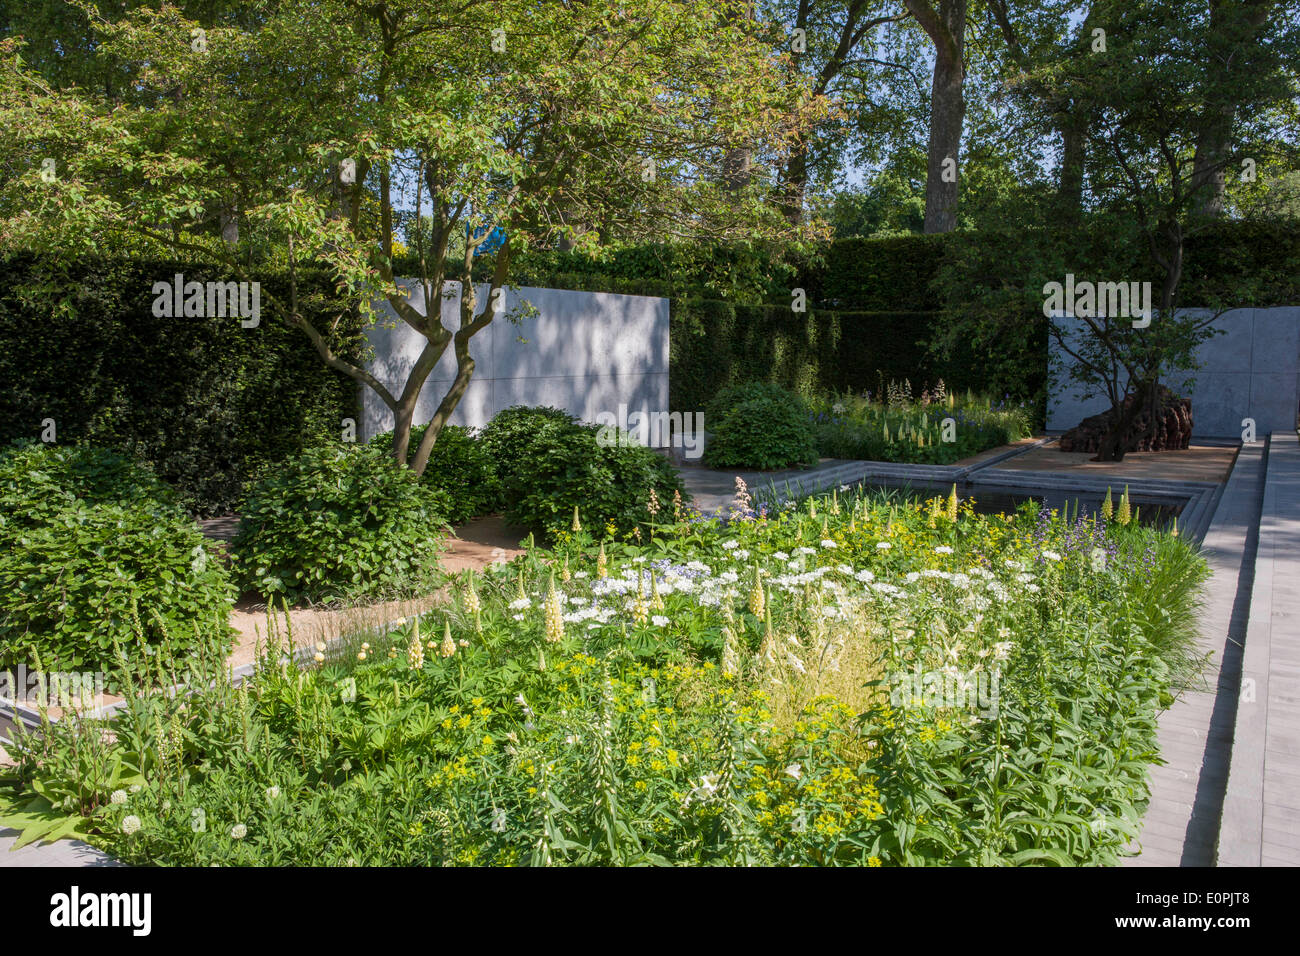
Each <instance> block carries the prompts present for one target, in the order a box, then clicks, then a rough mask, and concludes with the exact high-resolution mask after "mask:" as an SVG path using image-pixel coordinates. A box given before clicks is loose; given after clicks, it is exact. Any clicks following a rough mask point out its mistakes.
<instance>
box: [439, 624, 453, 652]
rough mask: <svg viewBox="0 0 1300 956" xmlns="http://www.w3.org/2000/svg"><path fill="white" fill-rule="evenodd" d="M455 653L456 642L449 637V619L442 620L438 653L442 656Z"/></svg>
mask: <svg viewBox="0 0 1300 956" xmlns="http://www.w3.org/2000/svg"><path fill="white" fill-rule="evenodd" d="M455 653H456V642H455V641H453V640H452V639H451V620H450V619H448V620H446V621H443V625H442V645H441V646H440V647H439V648H438V654H439V655H440V656H442V657H451V655H453V654H455Z"/></svg>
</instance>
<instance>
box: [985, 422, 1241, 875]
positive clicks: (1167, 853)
mask: <svg viewBox="0 0 1300 956" xmlns="http://www.w3.org/2000/svg"><path fill="white" fill-rule="evenodd" d="M1233 451H1234V454H1236V464H1235V466H1234V467H1233V469H1232V472H1231V475H1230V476H1229V478H1228V483H1227V487H1226V488H1224V489H1223V492H1222V494H1221V495H1219V496H1217V502H1216V507H1215V510H1214V513H1213V518H1212V520H1210V521H1209V525H1208V530H1207V531H1206V533H1205V537H1204V539H1203V541H1202V549H1203V553H1204V556H1205V559H1206V561H1207V563H1208V564H1209V566H1210V571H1211V576H1210V580H1209V582H1208V585H1207V590H1206V602H1205V607H1204V610H1203V613H1202V617H1201V628H1200V640H1199V642H1198V645H1199V647H1200V649H1201V650H1202V651H1203V652H1212V653H1213V656H1212V657H1211V658H1210V659H1209V663H1208V667H1207V671H1206V673H1205V674H1204V676H1203V680H1202V682H1200V683H1199V684H1198V685H1197V686H1196V687H1193V688H1188V689H1186V690H1183V691H1182V692H1181V693H1180V694H1178V696H1177V699H1176V700H1175V701H1174V703H1173V705H1172V706H1171V707H1170V709H1169V710H1168V711H1166V712H1165V713H1164V714H1162V715H1161V717H1160V725H1159V731H1158V740H1159V744H1160V750H1161V753H1162V755H1163V756H1164V759H1165V761H1166V764H1165V765H1164V766H1159V767H1153V768H1152V770H1151V804H1150V806H1149V807H1148V809H1147V813H1146V815H1145V817H1144V820H1143V827H1142V830H1141V832H1140V833H1139V837H1138V840H1137V841H1136V842H1135V843H1134V844H1133V846H1132V847H1131V849H1133V850H1135V851H1139V852H1138V855H1137V856H1134V857H1130V858H1128V859H1126V860H1125V861H1124V862H1125V865H1128V866H1212V865H1214V862H1215V845H1216V840H1217V837H1218V833H1219V823H1220V819H1221V815H1222V805H1223V793H1224V790H1225V788H1226V786H1227V777H1228V756H1229V753H1230V751H1231V748H1232V743H1231V740H1232V715H1233V712H1234V709H1235V706H1236V696H1237V694H1236V691H1237V687H1238V684H1239V676H1238V674H1239V668H1240V646H1241V640H1242V638H1243V637H1244V636H1245V629H1246V628H1245V623H1246V622H1245V619H1244V615H1243V610H1242V609H1243V603H1244V601H1246V600H1248V599H1249V596H1250V593H1251V590H1250V589H1251V584H1252V581H1253V577H1252V568H1253V567H1254V563H1253V559H1254V551H1253V546H1254V530H1253V529H1254V527H1255V525H1256V522H1257V520H1258V514H1259V503H1260V494H1261V491H1262V481H1263V474H1264V472H1263V459H1264V454H1263V448H1262V447H1261V445H1246V446H1242V448H1241V450H1240V453H1239V454H1237V453H1236V452H1235V450H1233ZM1127 457H1128V456H1126V460H1127ZM1004 467H1005V466H1004Z"/></svg>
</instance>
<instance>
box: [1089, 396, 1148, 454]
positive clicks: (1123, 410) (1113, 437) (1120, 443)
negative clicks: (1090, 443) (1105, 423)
mask: <svg viewBox="0 0 1300 956" xmlns="http://www.w3.org/2000/svg"><path fill="white" fill-rule="evenodd" d="M1132 395H1133V396H1134V401H1133V403H1132V405H1127V404H1125V403H1121V404H1120V407H1119V409H1118V410H1117V411H1118V412H1119V414H1117V415H1116V416H1115V417H1114V419H1113V420H1112V424H1111V427H1110V430H1109V431H1108V432H1106V434H1105V435H1104V436H1102V439H1101V442H1100V443H1099V446H1098V448H1097V456H1096V457H1095V458H1093V459H1092V460H1093V461H1123V460H1124V456H1125V455H1126V454H1127V453H1128V445H1129V440H1130V435H1129V430H1130V429H1131V428H1132V427H1133V423H1134V422H1136V421H1137V420H1138V419H1139V418H1140V417H1141V416H1142V415H1143V414H1145V415H1146V417H1147V435H1146V436H1143V435H1137V436H1134V437H1135V438H1136V440H1137V441H1138V442H1140V441H1141V440H1142V438H1143V437H1149V436H1150V435H1151V434H1152V433H1154V432H1155V430H1156V428H1157V427H1158V424H1159V422H1158V420H1157V417H1156V412H1157V407H1156V406H1157V403H1158V401H1159V396H1160V380H1159V378H1158V377H1153V378H1150V379H1147V380H1146V381H1142V382H1138V383H1137V385H1136V387H1134V388H1133V390H1132Z"/></svg>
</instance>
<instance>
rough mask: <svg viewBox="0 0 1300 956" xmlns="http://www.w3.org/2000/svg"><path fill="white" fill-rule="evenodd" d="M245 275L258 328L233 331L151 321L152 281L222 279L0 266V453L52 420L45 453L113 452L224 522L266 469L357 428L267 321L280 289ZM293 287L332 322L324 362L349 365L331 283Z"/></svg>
mask: <svg viewBox="0 0 1300 956" xmlns="http://www.w3.org/2000/svg"><path fill="white" fill-rule="evenodd" d="M254 272H255V275H257V276H258V281H260V282H261V284H262V287H263V294H262V320H261V322H260V324H259V325H258V326H257V327H256V328H248V329H245V328H242V327H241V325H240V321H239V320H238V319H231V318H158V317H155V316H154V315H153V310H152V304H153V300H154V295H153V291H152V287H153V283H154V282H155V281H168V282H170V281H171V279H172V276H173V275H174V274H176V273H183V274H184V276H185V279H186V281H191V280H196V281H200V282H206V281H209V280H212V281H216V280H228V279H230V278H231V277H230V276H229V275H226V274H225V273H223V272H219V271H217V270H216V269H215V267H213V266H205V265H200V264H195V263H180V262H166V261H153V260H135V259H108V258H105V259H98V260H88V261H85V262H83V263H80V264H78V265H77V266H76V267H74V268H71V269H68V270H67V271H63V272H55V273H49V272H48V271H47V266H46V265H45V264H44V263H41V262H36V261H34V260H32V259H31V258H30V257H24V256H18V257H14V258H11V259H8V260H7V261H4V262H0V378H3V379H4V381H5V382H6V386H5V388H4V389H3V391H2V392H0V441H9V440H11V439H14V438H23V437H37V436H38V435H40V433H41V430H42V427H43V426H42V423H43V422H44V420H46V419H53V420H54V423H55V428H56V438H57V441H58V442H59V443H61V444H71V443H87V444H95V445H103V446H109V447H113V448H117V449H120V450H122V451H124V452H126V453H128V454H129V455H130V456H132V457H134V458H138V459H140V460H143V461H147V462H150V463H151V464H152V465H153V467H154V470H155V471H156V473H157V474H158V475H159V477H161V478H163V479H164V480H166V481H167V482H168V483H170V484H172V485H174V486H175V487H176V489H177V490H178V492H179V494H180V496H181V498H182V500H183V501H184V502H185V504H186V505H187V506H188V507H190V508H191V509H193V510H194V511H196V512H198V513H200V514H221V513H226V512H228V511H230V510H232V509H233V508H234V506H235V504H236V503H237V502H238V500H239V498H240V497H241V496H242V494H243V492H244V489H245V487H246V486H247V484H248V483H249V481H250V480H252V479H253V478H254V477H256V476H257V475H258V474H259V473H260V472H261V471H262V470H263V469H264V468H265V467H266V466H267V465H268V464H270V463H272V462H275V461H278V460H280V459H282V458H285V457H287V456H290V455H293V454H296V453H297V452H300V451H302V450H303V449H304V448H306V447H309V446H311V445H312V444H316V443H320V442H323V441H328V440H337V439H338V437H339V435H340V429H341V420H342V419H343V418H345V417H352V418H355V417H356V415H357V410H356V409H357V399H356V394H357V392H356V387H355V385H354V384H353V383H352V382H351V380H349V379H347V378H346V377H345V376H343V375H341V374H339V373H337V372H334V371H333V370H331V369H329V368H327V367H326V366H325V364H324V363H323V362H322V361H321V359H320V356H319V355H318V354H317V352H316V351H315V349H314V348H313V347H312V345H311V343H310V342H309V341H308V340H307V337H306V336H305V335H303V333H302V332H301V331H299V330H297V329H291V328H288V327H286V326H284V325H283V324H282V323H280V322H278V321H277V320H275V319H274V317H273V316H272V315H271V314H270V309H269V307H268V306H267V301H268V298H269V296H271V295H281V296H283V295H286V294H287V283H286V281H285V279H284V277H282V276H279V275H276V274H274V273H271V272H266V273H260V272H257V271H256V270H254ZM298 278H299V298H300V305H301V307H302V308H303V309H304V310H305V312H306V313H307V314H308V315H309V316H312V317H314V318H315V319H316V320H317V322H318V323H319V325H321V326H331V325H333V323H334V321H335V319H336V318H339V317H340V316H341V318H340V319H339V322H338V325H337V327H336V330H335V332H334V333H333V345H334V348H335V349H336V351H337V352H339V353H340V354H342V355H344V356H345V357H351V358H355V357H356V356H358V355H359V354H360V348H361V345H362V337H361V335H360V321H359V319H358V318H356V317H355V316H352V315H351V314H350V313H349V312H348V310H347V309H346V307H345V306H344V304H343V303H341V302H339V301H338V300H336V299H335V298H334V297H333V284H332V282H331V280H330V279H329V278H328V277H327V276H325V275H323V274H311V273H309V274H306V275H303V274H300V275H299V277H298ZM63 306H67V307H69V309H70V311H68V310H65V309H64V308H63Z"/></svg>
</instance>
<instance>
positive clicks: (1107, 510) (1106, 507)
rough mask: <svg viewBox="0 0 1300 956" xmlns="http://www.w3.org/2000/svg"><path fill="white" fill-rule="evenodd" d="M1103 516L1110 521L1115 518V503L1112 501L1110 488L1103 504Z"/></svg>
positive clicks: (1107, 489)
mask: <svg viewBox="0 0 1300 956" xmlns="http://www.w3.org/2000/svg"><path fill="white" fill-rule="evenodd" d="M1101 516H1102V517H1103V518H1105V519H1106V520H1107V521H1109V520H1110V519H1111V518H1113V517H1114V516H1115V502H1113V501H1111V498H1110V488H1109V486H1108V487H1107V488H1106V500H1105V501H1103V502H1102V503H1101Z"/></svg>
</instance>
